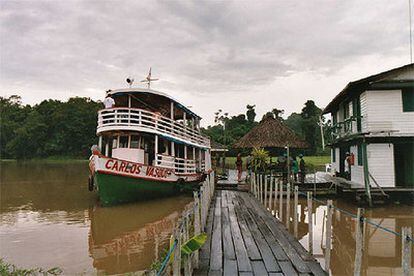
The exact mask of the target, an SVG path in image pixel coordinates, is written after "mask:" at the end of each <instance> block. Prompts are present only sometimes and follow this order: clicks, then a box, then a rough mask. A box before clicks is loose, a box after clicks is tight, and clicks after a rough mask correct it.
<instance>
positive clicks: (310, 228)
mask: <svg viewBox="0 0 414 276" xmlns="http://www.w3.org/2000/svg"><path fill="white" fill-rule="evenodd" d="M307 196H308V233H309V234H308V247H309V253H310V254H313V221H312V192H308V193H307Z"/></svg>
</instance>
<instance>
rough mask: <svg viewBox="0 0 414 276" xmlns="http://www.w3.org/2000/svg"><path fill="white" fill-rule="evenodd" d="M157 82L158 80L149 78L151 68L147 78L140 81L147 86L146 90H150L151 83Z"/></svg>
mask: <svg viewBox="0 0 414 276" xmlns="http://www.w3.org/2000/svg"><path fill="white" fill-rule="evenodd" d="M157 80H158V79H152V78H151V67H150V69H149V72H148V76H147V77H146V78H145V80H142V81H141V82H145V83H146V84H147V85H148V89H150V88H151V82H152V81H157Z"/></svg>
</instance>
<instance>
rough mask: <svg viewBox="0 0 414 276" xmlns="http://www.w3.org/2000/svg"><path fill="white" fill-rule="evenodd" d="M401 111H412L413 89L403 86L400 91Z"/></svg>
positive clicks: (413, 103)
mask: <svg viewBox="0 0 414 276" xmlns="http://www.w3.org/2000/svg"><path fill="white" fill-rule="evenodd" d="M401 95H402V105H403V112H412V111H414V89H412V88H405V89H403V90H402V91H401Z"/></svg>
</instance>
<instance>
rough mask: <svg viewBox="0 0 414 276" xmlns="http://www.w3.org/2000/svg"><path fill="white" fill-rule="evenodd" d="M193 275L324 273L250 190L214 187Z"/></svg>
mask: <svg viewBox="0 0 414 276" xmlns="http://www.w3.org/2000/svg"><path fill="white" fill-rule="evenodd" d="M206 231H207V235H208V239H207V242H206V244H205V245H204V246H203V248H202V249H201V250H200V268H199V269H198V270H197V271H195V273H194V274H195V275H326V274H325V272H324V271H323V270H322V268H321V266H320V264H319V263H318V262H317V261H316V260H315V259H314V258H313V257H312V256H311V255H310V254H309V253H308V252H307V251H306V250H305V249H304V248H303V247H302V245H301V244H300V243H299V242H298V241H297V240H296V239H295V238H294V237H293V236H292V235H291V234H290V233H289V232H288V231H287V230H286V228H285V227H284V225H283V224H281V223H280V222H279V221H277V220H276V218H274V217H273V216H272V215H271V214H270V212H267V211H266V210H265V209H264V207H262V206H261V205H260V204H259V203H258V201H257V200H256V199H255V198H254V197H253V196H252V195H250V194H248V193H244V192H238V191H224V190H223V191H217V192H216V196H215V201H214V202H213V203H212V205H211V208H210V213H209V217H208V220H207V225H206Z"/></svg>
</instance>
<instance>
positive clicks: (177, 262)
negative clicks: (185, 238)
mask: <svg viewBox="0 0 414 276" xmlns="http://www.w3.org/2000/svg"><path fill="white" fill-rule="evenodd" d="M180 228H181V227H180V223H178V226H177V228H176V229H175V234H174V238H175V239H176V240H177V244H176V246H175V249H174V260H173V275H174V276H179V275H181V231H180Z"/></svg>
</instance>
